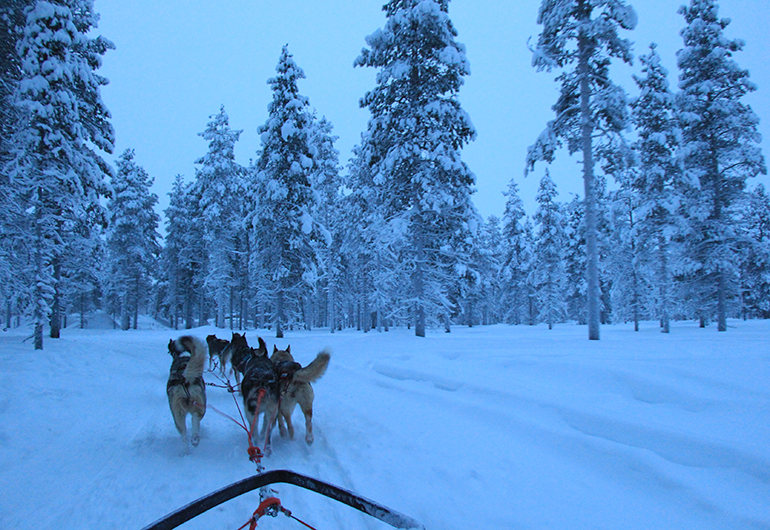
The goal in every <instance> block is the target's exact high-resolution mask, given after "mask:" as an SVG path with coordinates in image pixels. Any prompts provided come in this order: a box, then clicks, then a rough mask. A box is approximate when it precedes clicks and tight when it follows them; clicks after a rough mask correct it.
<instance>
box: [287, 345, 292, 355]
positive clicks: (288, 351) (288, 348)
mask: <svg viewBox="0 0 770 530" xmlns="http://www.w3.org/2000/svg"><path fill="white" fill-rule="evenodd" d="M286 353H291V344H289V345H288V346H286Z"/></svg>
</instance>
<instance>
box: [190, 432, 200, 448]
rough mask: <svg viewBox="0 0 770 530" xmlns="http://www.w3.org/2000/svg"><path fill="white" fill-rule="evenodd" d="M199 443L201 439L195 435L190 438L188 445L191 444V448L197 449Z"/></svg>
mask: <svg viewBox="0 0 770 530" xmlns="http://www.w3.org/2000/svg"><path fill="white" fill-rule="evenodd" d="M200 441H201V437H200V436H198V435H197V434H196V435H195V436H193V437H192V438H190V443H191V444H193V447H198V442H200Z"/></svg>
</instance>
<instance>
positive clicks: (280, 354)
mask: <svg viewBox="0 0 770 530" xmlns="http://www.w3.org/2000/svg"><path fill="white" fill-rule="evenodd" d="M330 357H331V355H330V354H329V351H328V350H323V351H322V352H321V353H319V354H318V355H317V356H316V358H315V359H314V360H313V362H311V363H310V364H308V365H307V366H305V367H304V368H302V365H300V364H299V363H296V362H294V357H292V355H291V346H287V347H286V349H285V350H279V349H278V348H277V347H275V346H273V354H272V355H271V356H270V360H271V361H273V363H274V364H275V365H276V367H277V369H278V370H279V372H281V373H282V374H285V377H282V378H281V403H280V411H279V412H280V413H279V414H278V429H279V430H280V432H281V436H283V437H286V434H287V433H286V430H287V428H288V431H289V432H288V435H289V438H291V439H294V425H292V423H291V414H292V412H294V406H295V405H299V408H300V410H302V414H303V415H304V416H305V441H306V442H307V444H308V445H310V444H312V443H313V440H314V438H313V399H314V398H315V393H314V392H313V387H312V386H310V383H313V382H315V381H318V380H319V379H320V378H321V376H323V375H324V374H325V373H326V368H327V367H328V366H329V358H330ZM284 421H286V425H285V426H284Z"/></svg>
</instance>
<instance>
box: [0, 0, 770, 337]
mask: <svg viewBox="0 0 770 530" xmlns="http://www.w3.org/2000/svg"><path fill="white" fill-rule="evenodd" d="M448 3H449V2H448V0H423V1H417V0H391V1H390V2H388V3H386V4H385V6H384V11H385V14H386V24H385V26H384V27H383V28H382V29H381V30H378V31H377V32H375V33H373V34H372V35H370V36H369V37H367V41H366V42H367V47H366V48H364V49H363V50H362V52H361V54H360V56H359V57H358V58H357V60H356V66H361V67H373V68H376V69H378V76H377V82H376V86H375V87H374V88H373V89H372V90H371V91H369V92H367V93H366V94H364V95H363V97H362V99H361V101H360V105H361V106H362V107H363V108H367V109H368V110H369V111H370V113H371V118H370V120H369V123H368V126H367V129H366V131H364V132H363V133H362V135H361V141H360V143H359V144H358V146H357V147H356V148H355V149H354V152H353V154H352V158H351V159H350V160H349V162H348V164H347V166H346V167H345V168H343V167H342V166H341V164H340V161H339V153H338V152H337V150H336V149H335V147H334V143H335V140H336V137H335V136H334V134H333V127H332V124H331V123H329V122H328V121H327V120H326V119H325V118H322V117H321V118H319V117H318V115H317V113H316V111H315V110H313V108H312V107H311V105H310V101H309V99H308V98H307V97H306V96H304V95H302V94H301V92H300V90H299V82H300V81H301V80H302V79H303V78H304V72H303V71H302V69H301V68H300V67H299V66H298V65H297V64H296V63H295V61H294V58H293V57H292V55H291V53H289V50H288V47H284V49H283V50H282V51H281V53H280V56H279V59H278V66H277V68H276V76H275V77H273V78H271V79H269V80H268V83H269V85H270V87H271V90H272V101H270V102H269V104H268V118H267V120H266V122H265V123H264V124H263V125H260V126H259V127H258V131H259V133H260V138H261V147H260V149H259V151H258V152H257V153H256V157H255V158H254V159H253V161H252V162H251V163H250V165H249V166H247V167H244V166H241V165H239V164H238V163H237V162H236V160H235V156H234V148H235V144H236V143H237V141H238V139H239V136H240V132H241V131H237V130H232V129H231V128H230V126H229V118H228V115H227V113H226V111H225V108H224V107H222V108H220V109H219V111H218V112H217V113H216V114H213V115H212V116H210V121H209V123H208V125H207V126H206V128H205V130H204V131H203V132H201V133H200V135H201V136H202V137H203V138H204V139H205V140H206V141H207V142H208V151H207V152H206V153H205V154H204V155H203V156H202V157H201V158H199V159H198V160H196V161H195V162H196V164H197V166H198V169H197V170H196V174H195V176H194V179H192V180H191V181H190V182H185V180H184V179H183V178H182V177H181V176H177V178H176V181H175V183H174V186H173V190H172V192H171V194H170V202H169V207H168V208H167V209H166V211H165V223H166V225H165V232H166V236H165V240H164V241H162V238H161V236H160V235H159V233H158V228H159V222H160V218H159V216H158V215H157V214H156V213H155V206H156V204H157V200H158V198H157V196H156V195H155V194H153V193H152V191H151V187H152V184H153V179H152V178H151V177H150V176H149V175H148V174H147V173H146V172H145V171H144V169H143V168H141V167H139V166H138V165H137V164H136V163H135V161H134V152H133V150H130V149H129V150H126V151H125V152H123V153H122V154H121V155H120V157H119V158H118V159H117V161H116V162H115V166H116V168H115V169H113V168H112V167H111V166H110V165H109V164H108V163H106V162H105V160H104V159H103V156H104V155H103V154H104V153H106V154H111V153H112V150H113V137H114V133H113V131H112V127H111V125H110V123H109V112H108V111H107V109H106V108H105V106H104V105H103V103H102V102H101V98H100V96H99V87H100V86H102V85H104V84H106V82H107V80H106V79H104V78H102V77H100V76H98V75H97V74H96V73H95V72H96V70H97V69H98V67H99V65H100V61H101V56H102V55H103V54H104V53H105V52H106V51H107V50H108V49H110V48H111V47H112V43H110V42H109V41H107V40H106V39H104V38H102V37H98V38H92V37H90V36H88V35H90V33H89V31H90V30H91V29H92V28H94V27H95V26H96V22H97V20H98V16H97V15H96V14H95V13H94V11H93V2H92V1H91V0H37V1H33V0H16V1H13V2H10V3H8V4H7V5H6V6H5V7H4V8H3V13H2V17H0V20H1V21H2V27H1V28H0V30H1V31H2V34H1V35H0V38H2V41H1V42H0V47H2V49H3V51H4V52H5V51H9V53H7V54H6V53H4V54H3V56H2V61H3V62H2V72H0V74H2V84H1V85H0V89H1V90H0V97H2V98H3V106H2V108H3V113H2V115H1V116H0V118H2V123H0V131H2V137H1V138H0V141H1V142H2V143H1V144H0V159H1V161H2V166H0V167H1V168H2V171H0V178H1V179H2V187H1V189H2V191H3V193H2V195H1V196H0V200H2V206H3V209H4V211H5V212H6V215H5V216H4V217H3V220H2V227H1V228H2V241H1V242H0V279H1V280H2V282H0V289H1V291H0V294H2V296H3V300H4V301H5V314H6V322H5V325H6V326H12V325H17V323H18V322H19V321H21V320H22V317H24V318H26V319H29V320H31V321H32V322H33V323H34V326H35V345H36V347H42V330H43V326H44V325H45V324H47V325H50V327H51V336H56V334H57V333H58V330H59V328H60V327H62V326H65V325H66V321H65V322H62V321H61V319H62V318H66V315H72V314H76V313H79V314H80V315H81V318H80V319H79V320H80V324H81V325H82V324H83V323H84V321H85V319H86V318H87V315H88V314H89V313H90V312H92V311H94V310H96V309H103V310H105V311H107V312H108V313H109V314H110V315H112V316H113V318H114V321H115V322H116V325H118V326H120V327H122V328H123V329H128V328H130V327H131V326H134V327H135V326H136V325H137V320H138V318H139V315H140V314H150V315H152V316H153V317H155V318H157V319H159V320H161V321H164V322H166V323H167V324H168V325H169V326H172V327H174V328H180V327H184V328H191V327H194V326H197V325H200V324H202V323H206V322H210V323H213V324H215V325H217V326H219V327H230V328H239V329H243V328H248V327H260V328H265V327H268V328H271V329H274V330H275V332H276V335H277V336H279V337H280V336H282V334H283V333H284V332H285V330H287V329H297V328H299V327H302V328H314V327H325V328H329V329H330V330H331V331H335V330H341V329H343V328H350V327H355V328H356V329H360V330H363V331H368V330H371V329H378V330H387V329H388V328H389V327H391V326H408V327H412V326H413V327H414V329H415V333H416V334H417V335H420V336H424V334H425V330H426V328H427V327H434V326H439V327H442V328H444V329H446V330H447V331H449V330H450V329H451V326H452V325H454V324H458V325H486V324H495V323H510V324H536V323H539V322H544V323H547V324H548V326H549V327H551V326H553V325H554V324H555V323H558V322H565V321H574V322H577V323H580V324H588V326H589V338H593V339H597V338H599V324H600V323H610V322H620V321H634V322H636V323H637V326H638V323H639V321H640V320H650V319H652V320H659V321H660V323H661V329H662V331H664V332H668V330H669V327H670V324H669V323H670V321H671V320H672V319H693V318H695V319H699V320H700V322H701V323H702V324H703V325H706V323H707V322H709V321H710V320H716V321H717V323H718V326H719V329H720V330H723V329H725V321H726V318H727V317H729V316H733V317H736V316H741V317H744V318H770V198H769V197H768V196H767V194H766V191H765V190H764V188H763V187H762V186H756V187H754V188H752V189H749V187H748V186H747V182H748V179H750V178H751V177H753V176H755V175H757V174H759V173H764V172H765V171H766V170H765V165H764V159H763V157H762V155H761V152H760V149H759V143H760V141H761V138H760V137H759V134H758V132H757V123H758V118H757V117H756V115H755V114H754V113H753V112H752V110H751V108H750V107H748V106H747V105H746V104H745V103H743V102H742V98H743V96H745V95H746V94H747V93H748V92H750V91H753V90H755V89H756V88H755V87H754V85H753V84H752V83H751V82H750V81H749V75H748V72H747V71H745V70H742V69H741V68H739V66H738V65H737V63H736V62H735V60H734V59H733V55H734V53H735V52H737V51H739V50H740V49H741V46H742V43H741V42H740V41H732V40H729V39H727V38H726V37H725V36H724V33H723V30H724V28H725V27H726V25H727V24H728V22H727V21H726V20H724V19H719V18H718V16H717V5H716V3H715V2H714V0H691V2H690V6H689V7H683V8H682V9H681V11H680V12H681V13H682V15H683V16H684V21H685V27H684V29H683V31H682V37H683V40H684V44H683V48H682V49H681V50H680V51H679V52H678V54H677V63H678V67H679V70H680V71H679V84H678V89H676V90H673V89H672V88H671V87H670V84H669V80H668V72H667V71H666V70H665V69H664V68H663V67H662V66H661V62H660V57H659V56H658V53H657V49H656V46H655V45H654V44H653V45H651V46H650V48H649V52H648V53H647V54H646V55H643V56H641V58H640V63H641V73H640V75H639V76H635V77H634V81H635V82H636V84H637V86H638V89H639V95H638V96H637V97H635V98H631V97H630V96H628V95H627V94H626V92H625V90H624V89H623V88H621V87H620V85H617V84H615V83H613V82H612V81H611V80H610V79H609V65H610V61H611V60H612V59H619V60H622V61H626V62H630V60H631V42H630V41H629V40H626V39H621V38H620V37H619V30H631V29H633V27H634V26H635V25H636V15H635V13H634V11H633V9H632V8H631V7H630V6H628V5H627V4H626V3H625V2H624V1H622V0H596V1H590V2H589V1H588V0H544V1H543V3H542V6H541V8H540V14H539V19H538V22H539V23H540V24H541V25H542V26H543V32H542V33H541V35H540V39H539V41H538V43H537V45H536V47H535V49H534V53H535V60H534V65H535V67H536V68H538V69H539V70H546V71H553V70H557V71H559V72H560V73H559V75H558V77H557V81H558V82H559V83H560V86H561V92H560V96H559V100H558V101H557V102H556V104H555V105H554V107H553V108H554V110H555V112H556V117H555V119H554V120H553V121H551V122H549V123H548V124H547V126H546V129H545V131H544V132H543V134H542V135H541V136H540V138H538V139H536V141H535V143H534V144H533V145H532V147H531V148H530V150H529V153H528V154H527V159H526V167H527V172H532V171H534V170H535V165H536V164H538V163H540V162H542V161H545V162H550V161H552V160H553V159H554V157H555V156H556V155H557V154H558V153H559V152H560V148H562V147H566V148H567V151H568V152H569V153H574V152H579V153H580V154H581V155H582V161H583V178H584V183H585V190H586V193H585V196H584V197H583V198H580V197H576V198H574V199H573V200H571V201H570V202H569V203H566V204H565V203H560V202H559V201H558V190H557V189H556V185H555V184H554V182H553V180H552V179H551V175H550V174H549V171H548V170H547V169H545V170H544V171H543V173H542V174H541V182H540V189H539V191H538V194H537V210H536V211H535V212H534V214H533V215H531V216H528V215H527V214H526V213H525V211H524V208H523V203H522V200H521V198H520V197H519V194H518V187H517V185H516V183H515V182H514V180H512V181H511V182H510V185H509V187H508V190H507V191H506V195H507V203H506V208H505V212H504V213H503V215H502V217H501V218H498V217H496V216H492V217H490V218H489V219H487V220H483V219H482V218H481V217H480V216H479V214H478V213H477V211H476V209H475V207H474V205H473V202H472V199H471V196H472V190H473V185H474V175H473V173H472V172H471V169H470V168H468V167H467V166H466V164H465V163H464V162H463V161H462V158H461V150H462V147H463V146H464V145H465V144H466V143H467V142H469V141H472V140H473V139H474V137H475V134H476V132H475V130H474V128H473V126H472V125H471V121H470V119H469V117H468V116H467V114H466V113H465V112H464V111H463V109H462V107H461V105H460V103H459V101H458V98H457V96H458V93H459V90H460V87H461V85H462V79H463V77H464V76H466V75H468V74H469V72H470V70H469V65H468V61H467V59H466V57H465V48H464V46H463V45H462V44H460V43H458V42H457V41H456V37H457V32H456V30H455V29H454V26H453V25H452V22H451V20H450V19H449V16H448ZM25 321H28V320H25Z"/></svg>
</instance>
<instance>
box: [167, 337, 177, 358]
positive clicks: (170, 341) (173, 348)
mask: <svg viewBox="0 0 770 530" xmlns="http://www.w3.org/2000/svg"><path fill="white" fill-rule="evenodd" d="M174 352H176V346H175V345H174V339H168V354H169V355H171V356H172V357H173V356H174Z"/></svg>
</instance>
